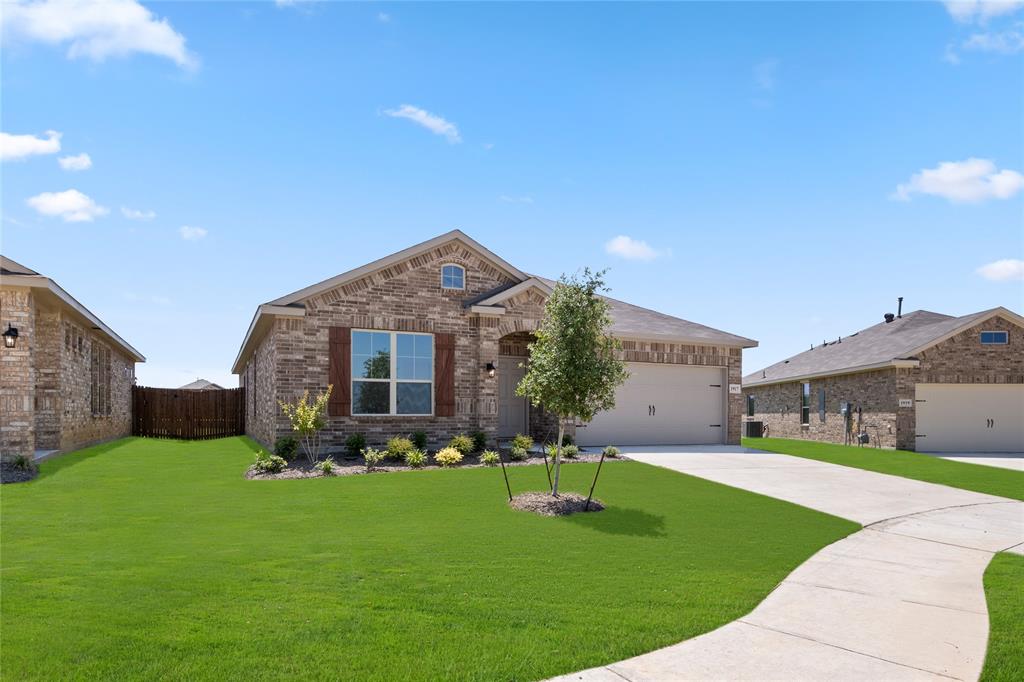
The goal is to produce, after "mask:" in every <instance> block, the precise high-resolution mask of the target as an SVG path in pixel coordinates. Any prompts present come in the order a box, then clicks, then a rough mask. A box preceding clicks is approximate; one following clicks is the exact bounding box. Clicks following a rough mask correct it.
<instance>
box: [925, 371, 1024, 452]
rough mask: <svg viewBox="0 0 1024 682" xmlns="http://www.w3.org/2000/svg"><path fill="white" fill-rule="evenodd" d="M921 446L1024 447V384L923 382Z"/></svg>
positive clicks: (1017, 449)
mask: <svg viewBox="0 0 1024 682" xmlns="http://www.w3.org/2000/svg"><path fill="white" fill-rule="evenodd" d="M916 398H917V401H916V403H915V404H916V410H917V427H916V433H917V438H916V439H915V443H916V446H917V449H918V450H919V451H921V452H1024V419H1022V418H1021V415H1024V385H1022V384H918V385H917V390H916Z"/></svg>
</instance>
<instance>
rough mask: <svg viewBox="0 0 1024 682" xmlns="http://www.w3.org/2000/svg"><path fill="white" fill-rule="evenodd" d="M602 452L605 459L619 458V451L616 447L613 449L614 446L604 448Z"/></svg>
mask: <svg viewBox="0 0 1024 682" xmlns="http://www.w3.org/2000/svg"><path fill="white" fill-rule="evenodd" d="M603 452H604V456H605V457H618V456H619V449H618V448H617V447H615V446H614V445H608V446H605V449H604V451H603Z"/></svg>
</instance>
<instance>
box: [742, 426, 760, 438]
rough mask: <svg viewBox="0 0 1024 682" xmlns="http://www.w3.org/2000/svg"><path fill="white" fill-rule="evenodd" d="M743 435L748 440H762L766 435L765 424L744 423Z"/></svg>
mask: <svg viewBox="0 0 1024 682" xmlns="http://www.w3.org/2000/svg"><path fill="white" fill-rule="evenodd" d="M743 435H744V436H746V437H747V438H760V437H761V436H762V435H764V422H743Z"/></svg>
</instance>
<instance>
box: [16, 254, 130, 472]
mask: <svg viewBox="0 0 1024 682" xmlns="http://www.w3.org/2000/svg"><path fill="white" fill-rule="evenodd" d="M0 323H2V326H3V329H4V330H5V331H7V332H8V333H11V332H13V331H14V330H17V338H16V339H14V341H13V346H14V347H13V348H10V347H7V344H6V343H5V345H4V346H3V347H0V353H2V354H3V355H2V359H0V365H2V367H3V370H2V377H0V422H2V426H0V453H2V456H3V458H5V459H7V458H12V457H15V456H17V455H26V456H29V457H31V456H33V455H34V454H35V453H49V452H53V451H58V450H73V449H75V448H79V447H82V446H85V445H89V444H92V443H98V442H101V441H105V440H110V439H113V438H120V437H122V436H127V435H129V434H130V433H131V387H132V385H133V384H134V382H135V363H136V362H145V358H144V357H142V355H141V354H140V353H139V351H137V350H135V349H134V348H132V347H131V346H130V345H128V343H127V342H126V341H125V340H124V339H122V338H121V337H120V336H118V335H117V334H115V333H114V331H113V330H112V329H110V327H108V326H107V325H105V324H103V322H102V321H101V320H100V319H99V318H98V317H96V316H95V315H94V314H93V313H91V312H90V311H89V310H88V309H87V308H86V307H85V306H83V305H82V304H81V303H79V302H78V301H76V300H75V299H74V298H72V297H71V295H70V294H68V293H67V292H66V291H64V290H63V289H61V288H60V286H59V285H58V284H57V283H56V282H54V281H53V280H52V279H50V278H48V277H46V276H44V275H40V274H39V273H38V272H36V271H34V270H30V269H29V268H26V267H25V266H23V265H21V264H19V263H16V262H14V261H12V260H10V259H9V258H5V257H3V256H0ZM8 338H11V337H8Z"/></svg>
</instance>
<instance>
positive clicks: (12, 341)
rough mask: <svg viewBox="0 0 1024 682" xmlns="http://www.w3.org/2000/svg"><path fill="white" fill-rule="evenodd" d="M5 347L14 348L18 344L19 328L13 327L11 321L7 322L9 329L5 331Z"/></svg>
mask: <svg viewBox="0 0 1024 682" xmlns="http://www.w3.org/2000/svg"><path fill="white" fill-rule="evenodd" d="M3 337H4V347H6V348H14V347H15V346H16V345H18V328H17V327H12V326H11V325H10V323H8V324H7V331H5V332H4V333H3Z"/></svg>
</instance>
